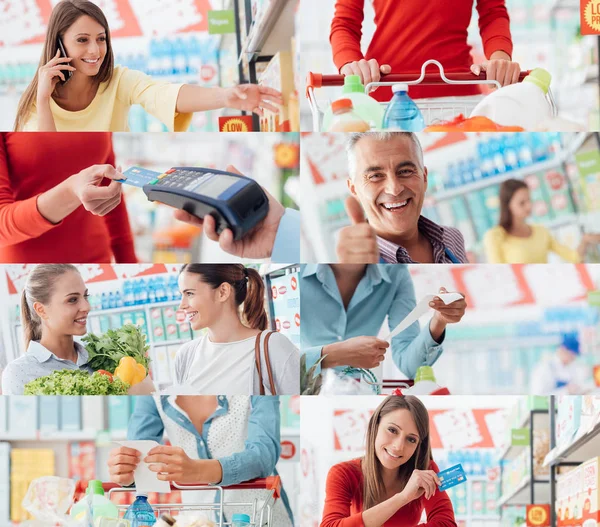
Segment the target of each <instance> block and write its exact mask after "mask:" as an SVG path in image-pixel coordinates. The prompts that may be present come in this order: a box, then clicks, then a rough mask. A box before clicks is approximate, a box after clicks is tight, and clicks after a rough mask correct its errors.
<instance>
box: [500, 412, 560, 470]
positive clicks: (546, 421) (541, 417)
mask: <svg viewBox="0 0 600 527" xmlns="http://www.w3.org/2000/svg"><path fill="white" fill-rule="evenodd" d="M532 415H534V416H538V417H534V419H535V420H536V421H539V424H536V427H537V426H541V427H545V428H548V427H549V426H550V414H548V412H547V411H546V410H530V411H529V412H527V415H525V417H524V418H523V419H522V420H521V422H520V423H519V426H517V427H516V428H529V427H530V426H531V416H532ZM526 448H529V445H510V444H509V445H508V446H507V447H506V448H505V449H504V451H503V452H502V454H501V455H500V459H506V460H508V461H510V460H512V459H514V458H515V457H517V455H518V454H519V453H521V452H522V451H523V449H526Z"/></svg>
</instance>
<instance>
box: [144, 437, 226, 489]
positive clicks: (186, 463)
mask: <svg viewBox="0 0 600 527" xmlns="http://www.w3.org/2000/svg"><path fill="white" fill-rule="evenodd" d="M144 463H147V464H148V468H149V469H150V470H151V471H152V472H156V473H157V474H156V477H157V478H158V479H160V480H162V481H175V482H177V483H219V482H221V480H222V479H223V468H222V467H221V463H220V462H219V460H218V459H192V458H190V457H189V456H188V455H187V454H186V453H185V451H184V450H183V448H180V447H176V446H157V447H154V448H153V449H152V450H150V451H149V452H148V455H147V456H146V457H145V458H144Z"/></svg>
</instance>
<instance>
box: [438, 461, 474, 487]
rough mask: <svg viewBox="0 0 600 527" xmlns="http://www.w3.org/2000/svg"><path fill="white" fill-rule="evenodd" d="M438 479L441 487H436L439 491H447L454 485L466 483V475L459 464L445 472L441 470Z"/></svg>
mask: <svg viewBox="0 0 600 527" xmlns="http://www.w3.org/2000/svg"><path fill="white" fill-rule="evenodd" d="M437 476H438V478H440V482H441V485H440V486H439V487H438V488H439V489H440V490H448V489H449V488H451V487H454V486H456V485H460V484H461V483H464V482H465V481H467V475H466V474H465V471H464V470H463V468H462V465H461V464H460V463H459V464H458V465H454V466H453V467H450V468H447V469H446V470H442V471H441V472H439V473H438V475H437Z"/></svg>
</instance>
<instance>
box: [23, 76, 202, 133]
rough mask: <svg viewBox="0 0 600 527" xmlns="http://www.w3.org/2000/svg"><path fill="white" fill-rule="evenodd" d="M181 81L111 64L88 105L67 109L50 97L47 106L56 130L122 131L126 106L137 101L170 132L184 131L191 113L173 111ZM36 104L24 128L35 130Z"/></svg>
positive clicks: (125, 121) (125, 118)
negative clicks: (109, 73)
mask: <svg viewBox="0 0 600 527" xmlns="http://www.w3.org/2000/svg"><path fill="white" fill-rule="evenodd" d="M181 86H182V84H169V83H168V82H163V81H159V82H157V81H155V80H153V79H152V77H149V76H148V75H146V74H145V73H142V72H141V71H135V70H130V69H128V68H125V67H123V66H115V69H114V73H113V76H112V79H111V81H110V82H103V83H102V84H100V86H99V87H98V93H97V94H96V97H94V100H93V101H92V102H91V103H90V105H89V106H88V107H87V108H85V109H84V110H80V111H78V112H69V111H68V110H64V109H63V108H61V107H60V106H59V105H58V104H56V102H54V100H53V99H50V109H51V110H52V115H53V116H54V123H55V125H56V129H57V130H58V131H67V132H92V131H94V132H126V131H129V126H128V124H127V117H128V114H129V108H130V107H131V106H132V105H134V104H140V105H142V107H143V108H144V109H145V110H146V111H147V112H148V113H149V114H151V115H153V116H154V117H156V118H157V119H159V120H160V121H161V122H162V123H164V124H165V126H166V127H167V128H168V129H169V131H170V132H173V131H175V132H184V131H186V130H187V129H188V128H189V126H190V123H191V121H192V114H191V113H188V114H180V113H177V112H176V111H175V108H176V107H177V96H178V94H179V90H180V88H181ZM37 129H38V117H37V112H36V108H35V105H34V108H33V109H32V111H31V114H30V116H29V119H28V120H27V122H26V123H25V126H24V127H23V130H24V131H37Z"/></svg>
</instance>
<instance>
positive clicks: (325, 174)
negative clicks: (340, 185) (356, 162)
mask: <svg viewBox="0 0 600 527" xmlns="http://www.w3.org/2000/svg"><path fill="white" fill-rule="evenodd" d="M344 143H345V137H344V134H326V135H321V134H313V133H303V134H302V155H303V156H304V159H305V160H306V165H307V166H308V167H309V170H310V175H311V177H312V180H313V183H314V184H315V185H320V184H322V183H328V182H330V181H334V180H339V179H342V180H343V179H346V178H347V177H348V167H347V166H346V164H345V163H340V155H343V152H344Z"/></svg>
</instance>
